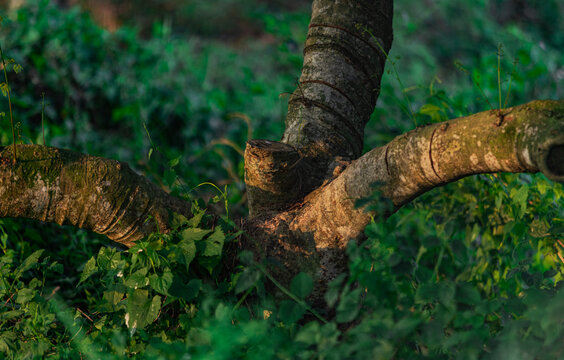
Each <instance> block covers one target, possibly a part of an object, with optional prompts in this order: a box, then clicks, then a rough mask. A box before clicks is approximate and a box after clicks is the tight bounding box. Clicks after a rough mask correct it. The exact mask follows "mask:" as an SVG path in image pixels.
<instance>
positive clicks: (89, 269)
mask: <svg viewBox="0 0 564 360" xmlns="http://www.w3.org/2000/svg"><path fill="white" fill-rule="evenodd" d="M97 271H98V267H97V266H96V259H94V256H92V257H91V258H90V260H88V262H86V265H84V269H83V270H82V274H80V281H79V282H78V285H80V284H81V283H83V282H84V281H85V280H86V279H88V278H89V277H90V276H92V275H93V274H94V273H96V272H97Z"/></svg>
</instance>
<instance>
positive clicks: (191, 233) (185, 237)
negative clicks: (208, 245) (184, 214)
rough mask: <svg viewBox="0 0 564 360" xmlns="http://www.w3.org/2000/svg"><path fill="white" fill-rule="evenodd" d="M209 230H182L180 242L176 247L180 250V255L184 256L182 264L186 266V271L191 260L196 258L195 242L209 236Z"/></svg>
mask: <svg viewBox="0 0 564 360" xmlns="http://www.w3.org/2000/svg"><path fill="white" fill-rule="evenodd" d="M210 232H211V230H204V229H198V228H188V229H184V230H182V232H181V233H180V236H181V238H182V240H180V242H179V243H178V247H179V248H180V249H181V250H182V255H183V256H184V263H185V264H186V269H188V267H189V266H190V263H192V260H194V258H195V257H196V243H195V241H198V240H201V239H202V238H203V237H204V236H206V235H207V234H209V233H210Z"/></svg>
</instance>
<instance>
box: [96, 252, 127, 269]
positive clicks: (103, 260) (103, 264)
mask: <svg viewBox="0 0 564 360" xmlns="http://www.w3.org/2000/svg"><path fill="white" fill-rule="evenodd" d="M120 260H121V255H120V254H119V253H118V252H117V250H116V249H114V248H109V247H102V248H100V251H99V252H98V257H97V259H96V263H97V264H98V267H99V268H100V269H101V270H115V269H117V268H118V265H119V263H120Z"/></svg>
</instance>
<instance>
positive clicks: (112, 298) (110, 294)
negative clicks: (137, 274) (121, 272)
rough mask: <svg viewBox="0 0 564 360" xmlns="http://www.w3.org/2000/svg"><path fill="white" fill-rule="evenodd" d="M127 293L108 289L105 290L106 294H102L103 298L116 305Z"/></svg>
mask: <svg viewBox="0 0 564 360" xmlns="http://www.w3.org/2000/svg"><path fill="white" fill-rule="evenodd" d="M123 295H125V293H123V292H121V291H117V290H115V289H114V290H107V291H104V295H102V299H104V300H105V301H107V302H108V304H110V305H112V306H115V305H117V304H118V303H119V302H120V301H121V300H122V299H123Z"/></svg>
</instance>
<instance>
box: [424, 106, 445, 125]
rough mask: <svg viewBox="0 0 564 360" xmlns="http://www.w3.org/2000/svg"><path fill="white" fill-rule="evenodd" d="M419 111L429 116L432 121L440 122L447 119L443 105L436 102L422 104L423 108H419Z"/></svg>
mask: <svg viewBox="0 0 564 360" xmlns="http://www.w3.org/2000/svg"><path fill="white" fill-rule="evenodd" d="M419 113H420V114H423V115H427V116H429V117H430V118H431V121H432V122H440V121H442V120H445V118H446V115H445V114H444V110H443V109H442V108H441V107H439V106H437V105H434V104H425V105H423V106H421V109H419Z"/></svg>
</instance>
